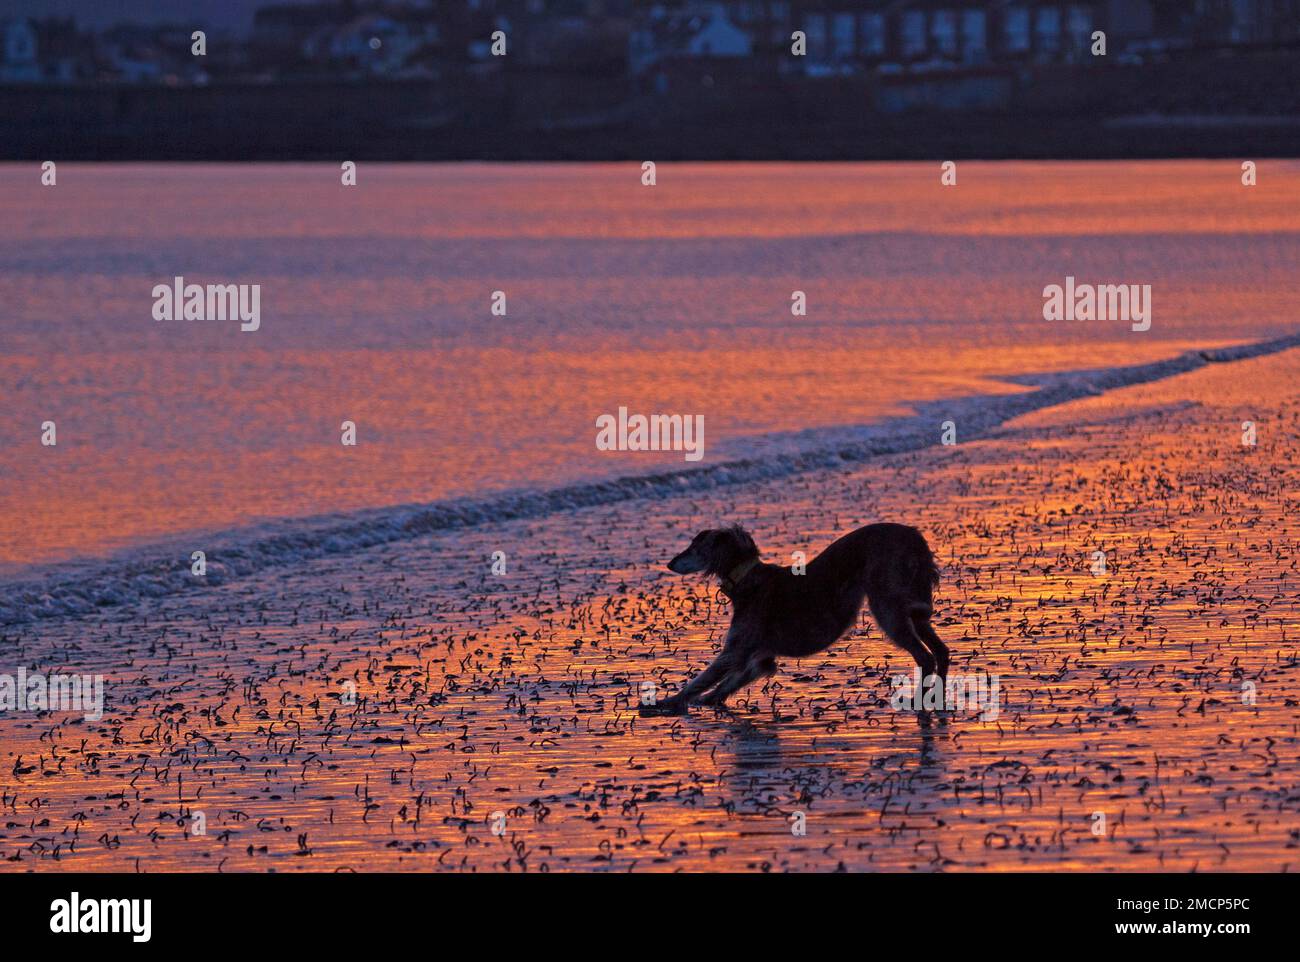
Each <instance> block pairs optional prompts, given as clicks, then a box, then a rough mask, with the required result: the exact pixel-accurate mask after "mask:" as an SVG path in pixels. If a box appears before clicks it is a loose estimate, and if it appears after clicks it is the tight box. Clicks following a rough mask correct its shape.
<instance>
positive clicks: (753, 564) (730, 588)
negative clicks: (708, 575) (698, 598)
mask: <svg viewBox="0 0 1300 962" xmlns="http://www.w3.org/2000/svg"><path fill="white" fill-rule="evenodd" d="M759 564H760V562H759V560H758V559H757V558H750V559H749V560H748V561H742V562H741V563H740V564H738V565H736V567H734V568H732V569H731V571H730V572H729V573H728V574H727V576H726V577H725V578H723V579H722V593H723V594H724V595H726V596H727V597H728V598H730V597H731V594H732V592H734V591H735V590H736V589H737V588H739V587H740V583H741V582H742V581H744V580H745V578H746V576H748V574H749V573H750V572H751V571H753V570H754V569H755V568H757V567H758V566H759Z"/></svg>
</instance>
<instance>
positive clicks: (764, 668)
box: [700, 657, 776, 706]
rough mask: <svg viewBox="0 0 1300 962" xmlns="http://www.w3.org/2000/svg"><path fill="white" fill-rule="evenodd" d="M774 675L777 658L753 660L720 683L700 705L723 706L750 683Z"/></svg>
mask: <svg viewBox="0 0 1300 962" xmlns="http://www.w3.org/2000/svg"><path fill="white" fill-rule="evenodd" d="M774 674H776V659H775V658H757V657H755V658H751V659H749V661H747V662H746V663H745V665H744V667H742V668H738V669H737V670H735V671H733V672H731V673H730V674H729V675H727V676H726V677H725V678H723V679H722V681H720V682H718V687H717V688H715V689H713V691H711V692H709V693H708V694H707V695H705V696H704V697H703V698H701V699H700V704H701V705H713V706H721V705H722V704H723V703H725V702H726V700H727V699H728V698H730V697H731V696H732V695H733V694H734V693H735V692H737V691H739V690H740V689H741V688H744V687H745V686H746V685H748V684H749V683H750V682H752V681H756V680H758V679H759V678H762V677H765V676H766V675H774Z"/></svg>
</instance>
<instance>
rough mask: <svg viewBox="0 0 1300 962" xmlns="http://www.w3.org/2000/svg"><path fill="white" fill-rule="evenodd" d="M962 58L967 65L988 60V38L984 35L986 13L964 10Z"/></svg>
mask: <svg viewBox="0 0 1300 962" xmlns="http://www.w3.org/2000/svg"><path fill="white" fill-rule="evenodd" d="M961 36H962V56H963V59H965V61H966V62H967V63H982V62H983V61H984V60H986V59H988V38H987V37H986V36H985V33H984V11H983V10H963V11H962V15H961Z"/></svg>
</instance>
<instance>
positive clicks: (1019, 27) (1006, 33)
mask: <svg viewBox="0 0 1300 962" xmlns="http://www.w3.org/2000/svg"><path fill="white" fill-rule="evenodd" d="M1002 39H1003V42H1004V43H1005V44H1006V47H1007V50H1009V51H1011V52H1012V53H1022V52H1024V51H1026V50H1028V49H1029V11H1028V10H1026V9H1025V8H1024V7H1008V8H1007V11H1006V13H1005V15H1004V16H1003V20H1002Z"/></svg>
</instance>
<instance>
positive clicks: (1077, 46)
mask: <svg viewBox="0 0 1300 962" xmlns="http://www.w3.org/2000/svg"><path fill="white" fill-rule="evenodd" d="M1065 31H1066V33H1067V34H1069V45H1070V46H1071V47H1072V48H1074V50H1075V51H1079V52H1082V51H1084V50H1088V49H1089V48H1090V47H1091V46H1092V14H1091V12H1089V10H1088V8H1087V7H1071V8H1070V18H1069V21H1068V24H1067V26H1066V28H1065Z"/></svg>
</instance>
